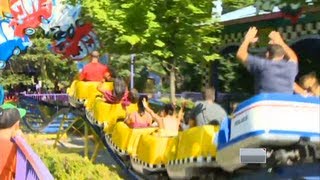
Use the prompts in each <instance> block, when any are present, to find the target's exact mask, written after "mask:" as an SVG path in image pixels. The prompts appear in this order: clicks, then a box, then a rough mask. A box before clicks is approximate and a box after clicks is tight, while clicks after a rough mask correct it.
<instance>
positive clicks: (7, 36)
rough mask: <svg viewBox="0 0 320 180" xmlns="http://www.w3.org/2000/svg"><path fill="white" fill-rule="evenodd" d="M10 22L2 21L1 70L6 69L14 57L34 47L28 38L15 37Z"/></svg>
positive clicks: (0, 24)
mask: <svg viewBox="0 0 320 180" xmlns="http://www.w3.org/2000/svg"><path fill="white" fill-rule="evenodd" d="M9 23H10V22H9V21H8V20H5V19H3V20H0V52H1V53H0V69H4V68H5V66H6V62H7V61H9V59H10V58H11V57H12V56H13V55H19V54H20V53H21V52H22V51H26V50H27V48H28V47H30V46H31V45H32V43H31V41H30V39H29V38H28V36H24V37H23V38H20V37H15V36H14V30H13V28H12V27H11V26H10V25H9Z"/></svg>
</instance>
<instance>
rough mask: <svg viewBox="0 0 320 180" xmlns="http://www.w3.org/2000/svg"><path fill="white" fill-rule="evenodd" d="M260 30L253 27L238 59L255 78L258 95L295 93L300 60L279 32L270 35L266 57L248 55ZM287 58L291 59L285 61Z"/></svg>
mask: <svg viewBox="0 0 320 180" xmlns="http://www.w3.org/2000/svg"><path fill="white" fill-rule="evenodd" d="M257 32H258V30H257V29H256V27H251V28H250V29H249V31H248V32H247V34H246V36H245V38H244V41H243V43H242V44H241V46H240V47H239V50H238V52H237V58H238V59H239V60H240V61H241V62H242V63H243V64H244V65H245V66H246V68H247V69H248V71H249V72H250V73H251V74H253V75H254V77H255V91H256V93H289V94H292V93H293V89H294V85H295V83H294V80H295V77H296V75H297V74H298V58H297V56H296V54H295V52H294V51H293V50H292V49H291V48H290V47H289V46H288V45H287V44H286V43H285V42H284V41H283V39H282V38H281V35H280V33H279V32H276V31H272V32H271V33H270V34H269V38H270V42H269V46H268V48H267V52H266V57H265V58H263V57H258V56H253V55H251V54H249V53H248V47H249V45H250V43H255V42H256V41H257V40H258V38H257V37H256V35H257ZM285 56H287V57H288V58H289V59H288V60H286V59H284V58H285Z"/></svg>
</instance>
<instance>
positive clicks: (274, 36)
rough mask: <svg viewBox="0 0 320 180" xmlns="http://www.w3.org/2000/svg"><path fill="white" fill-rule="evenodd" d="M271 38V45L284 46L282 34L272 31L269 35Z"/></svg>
mask: <svg viewBox="0 0 320 180" xmlns="http://www.w3.org/2000/svg"><path fill="white" fill-rule="evenodd" d="M269 38H270V41H269V44H283V43H284V41H283V39H282V37H281V34H280V33H279V32H277V31H272V32H271V33H270V34H269Z"/></svg>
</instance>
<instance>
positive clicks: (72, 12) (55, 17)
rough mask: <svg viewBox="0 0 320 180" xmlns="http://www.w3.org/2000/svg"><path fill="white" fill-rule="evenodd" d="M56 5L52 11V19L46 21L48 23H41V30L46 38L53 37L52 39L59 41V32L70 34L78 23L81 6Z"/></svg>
mask: <svg viewBox="0 0 320 180" xmlns="http://www.w3.org/2000/svg"><path fill="white" fill-rule="evenodd" d="M57 4H58V5H57V6H55V8H54V10H53V13H52V17H51V18H50V19H48V23H43V24H42V25H41V28H42V29H43V30H44V32H45V34H46V35H47V36H50V35H53V38H54V39H56V40H59V38H58V37H59V31H62V32H67V31H69V32H70V31H71V30H73V32H74V28H75V27H76V24H77V23H79V21H80V20H79V18H80V17H79V16H80V13H81V5H76V6H71V5H62V4H60V3H57ZM70 33H72V32H70Z"/></svg>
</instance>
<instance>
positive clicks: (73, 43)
mask: <svg viewBox="0 0 320 180" xmlns="http://www.w3.org/2000/svg"><path fill="white" fill-rule="evenodd" d="M0 2H2V1H1V0H0ZM21 2H22V1H21V0H15V1H10V3H9V4H8V6H9V7H3V5H4V4H0V10H1V11H3V12H0V14H1V15H2V14H3V15H5V16H4V17H3V18H2V19H1V20H0V25H1V26H0V50H1V49H6V51H5V52H8V53H9V54H6V53H2V52H4V51H3V50H1V54H0V60H1V68H4V67H5V64H6V62H7V61H8V60H9V59H10V58H11V57H12V55H18V54H19V53H20V51H25V50H26V49H27V48H28V47H30V46H31V44H32V43H31V42H30V40H29V38H28V35H30V34H32V33H34V31H35V28H37V27H42V28H43V29H44V30H45V32H46V35H48V36H49V37H53V42H52V44H51V45H50V46H49V48H50V50H51V51H52V52H53V53H58V54H62V55H64V56H65V57H67V58H70V59H73V60H81V59H83V58H84V57H86V56H87V55H88V54H89V53H91V52H92V51H93V50H95V49H97V48H98V47H99V42H98V40H97V36H96V34H95V33H94V32H93V30H92V28H93V27H92V25H91V24H86V23H83V22H81V21H79V19H78V18H79V14H80V7H79V6H75V7H73V6H59V3H58V1H54V2H51V1H42V0H39V1H37V3H36V4H37V5H38V6H37V7H36V6H34V5H33V4H24V5H22V4H23V3H21ZM30 2H32V3H35V2H36V1H30ZM6 11H9V12H6ZM10 12H11V13H10ZM52 12H56V13H55V14H52ZM8 14H11V15H8ZM32 19H37V20H36V21H32ZM61 19H64V20H65V19H67V21H65V22H61V21H60V20H61ZM8 24H10V25H8ZM21 27H23V28H22V29H23V30H22V31H21ZM17 29H18V30H17ZM16 30H17V31H18V32H16ZM7 50H9V51H7ZM96 86H97V83H95V82H82V81H74V82H73V83H72V85H71V87H70V88H69V89H68V91H67V94H68V98H69V99H68V103H69V104H68V105H54V106H51V108H58V109H59V111H57V113H56V114H55V115H54V116H53V117H51V118H49V119H46V118H44V116H43V114H41V110H40V105H39V104H40V103H41V100H40V101H36V100H34V99H33V100H32V99H30V98H26V97H24V96H21V97H20V99H19V101H21V103H20V106H23V107H25V108H26V109H27V110H28V111H29V114H35V115H38V116H29V117H28V116H27V118H29V119H27V120H25V121H28V120H31V119H36V118H38V119H41V120H42V121H41V123H40V126H36V127H33V124H29V125H30V126H29V128H30V129H31V130H33V131H37V130H39V129H43V128H45V127H46V126H48V125H49V124H50V123H51V122H52V121H53V120H54V119H55V118H56V117H59V116H61V115H62V116H63V118H62V120H61V124H60V128H59V129H60V130H61V132H59V133H58V134H57V139H56V142H57V141H58V140H59V138H60V137H61V135H62V134H63V133H64V132H65V131H66V130H68V129H70V128H71V127H72V126H73V124H74V123H75V122H76V121H74V122H71V123H69V124H68V125H69V127H66V126H65V124H66V120H67V119H68V118H67V117H68V115H69V114H70V113H71V114H73V115H74V116H75V117H76V119H77V121H83V122H85V137H86V138H85V139H86V140H85V142H86V143H87V142H88V133H89V130H90V129H91V130H92V132H93V134H94V135H95V137H96V138H97V139H99V140H100V141H99V142H97V145H96V149H95V152H97V151H98V150H99V149H100V148H101V147H102V144H104V146H105V147H106V148H107V150H108V151H109V153H110V154H111V155H112V157H113V158H114V159H115V160H116V162H117V163H118V164H119V165H120V166H121V167H122V169H123V170H124V171H125V172H126V173H127V174H128V175H130V177H131V178H133V179H154V178H155V177H161V178H170V179H191V178H194V177H195V178H204V179H258V178H261V179H288V178H303V177H309V176H317V178H319V177H320V121H319V119H320V101H319V98H316V97H302V96H300V95H287V94H260V95H256V96H254V97H251V98H250V99H247V100H245V101H243V102H242V103H241V104H240V105H239V106H238V107H237V109H236V110H235V112H234V114H233V117H230V118H229V119H225V120H224V121H223V122H222V123H221V124H219V125H205V126H199V127H193V128H190V129H188V130H185V131H181V132H179V134H178V136H160V135H159V134H158V128H157V127H149V128H134V129H132V128H129V127H128V126H127V125H126V124H125V123H124V122H123V121H121V119H124V118H125V116H126V111H125V110H123V108H122V106H121V104H108V103H106V102H104V100H103V99H102V98H100V97H97V96H101V94H100V93H99V92H98V91H97V90H96ZM104 86H105V89H109V90H112V89H113V83H111V82H107V83H104ZM0 95H1V96H0V103H3V101H4V91H3V88H1V89H0ZM42 105H44V106H49V105H48V104H46V103H42ZM128 109H129V111H132V112H133V111H135V110H137V104H131V105H130V106H129V107H128ZM63 127H65V128H63ZM63 129H64V130H63ZM85 154H88V149H87V146H86V151H85ZM95 155H96V153H94V155H93V157H92V159H94V158H95V157H94V156H95Z"/></svg>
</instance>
